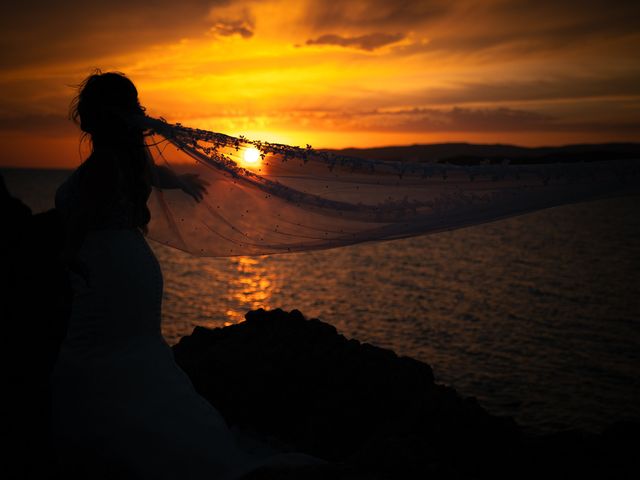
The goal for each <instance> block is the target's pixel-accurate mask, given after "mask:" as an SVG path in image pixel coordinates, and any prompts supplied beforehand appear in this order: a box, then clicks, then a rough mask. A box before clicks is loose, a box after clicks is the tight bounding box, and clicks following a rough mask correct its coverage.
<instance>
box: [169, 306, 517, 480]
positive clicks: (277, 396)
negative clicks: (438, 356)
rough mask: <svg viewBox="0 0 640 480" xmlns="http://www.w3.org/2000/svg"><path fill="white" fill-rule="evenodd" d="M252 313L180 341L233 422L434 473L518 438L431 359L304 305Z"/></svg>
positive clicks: (318, 451) (386, 467) (207, 392)
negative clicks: (444, 379)
mask: <svg viewBox="0 0 640 480" xmlns="http://www.w3.org/2000/svg"><path fill="white" fill-rule="evenodd" d="M246 319H247V321H246V322H243V323H241V324H238V325H234V326H230V327H226V328H223V329H215V330H208V329H205V328H196V329H195V330H194V332H193V334H192V335H191V336H188V337H184V338H182V339H181V341H180V342H179V343H178V344H177V345H175V346H174V354H175V357H176V360H177V361H178V363H179V364H180V366H181V367H182V368H183V369H184V370H185V371H186V372H187V373H188V374H189V376H190V377H191V379H192V381H193V382H194V385H195V386H196V388H197V389H198V391H199V392H200V393H201V394H202V395H203V396H205V397H206V398H207V399H209V401H210V402H211V403H212V404H213V405H215V407H216V408H218V409H219V410H220V411H221V412H222V413H223V415H224V416H225V417H226V418H227V420H228V421H229V422H230V423H231V424H238V425H240V426H242V427H245V428H251V429H255V430H257V431H260V432H263V433H264V434H268V435H272V436H275V437H277V438H279V439H280V440H281V441H283V442H285V443H287V444H289V445H291V446H292V447H293V448H295V449H296V450H300V451H304V452H307V453H310V454H313V455H317V456H320V457H322V458H326V459H329V460H332V461H339V462H350V463H354V464H357V465H358V466H359V467H360V468H369V467H372V468H374V469H375V470H376V471H377V472H399V471H412V472H414V473H425V474H427V473H430V472H431V470H432V469H433V462H435V461H436V460H435V459H437V460H438V461H439V462H440V463H441V464H442V460H443V458H445V457H446V461H447V463H448V464H451V465H454V466H455V468H454V470H455V471H456V472H459V473H465V474H466V473H471V472H476V471H477V470H478V468H480V467H479V466H478V465H480V464H482V463H483V461H484V460H483V457H484V454H485V452H487V451H494V450H500V451H504V449H505V448H508V446H509V445H510V444H512V443H513V442H518V441H519V438H520V434H519V431H518V429H517V428H516V427H515V424H514V423H513V422H512V421H509V420H505V419H501V418H497V417H492V416H490V415H489V414H487V413H486V412H485V411H484V410H483V409H482V408H481V407H480V406H479V405H478V404H477V402H475V401H472V400H468V399H464V398H462V397H460V396H459V395H458V394H457V393H456V392H455V391H454V390H453V389H451V388H448V387H444V386H441V385H436V384H435V383H434V379H433V373H432V371H431V368H430V367H429V366H428V365H427V364H425V363H422V362H419V361H417V360H414V359H410V358H407V357H398V356H397V355H396V354H395V353H394V352H392V351H390V350H385V349H382V348H378V347H374V346H372V345H369V344H361V343H360V342H358V341H356V340H353V339H352V340H348V339H346V338H345V337H343V336H342V335H339V334H338V333H337V332H336V330H335V328H334V327H332V326H331V325H328V324H326V323H323V322H321V321H319V320H305V319H304V317H303V316H302V315H301V314H300V312H298V311H293V312H291V313H286V312H283V311H282V310H280V309H277V310H272V311H265V310H256V311H252V312H249V313H248V314H247V315H246ZM467 466H468V467H470V468H467Z"/></svg>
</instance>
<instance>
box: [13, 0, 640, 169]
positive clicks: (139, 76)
mask: <svg viewBox="0 0 640 480" xmlns="http://www.w3.org/2000/svg"><path fill="white" fill-rule="evenodd" d="M4 3H5V4H7V3H9V2H4ZM14 3H15V4H14V5H5V6H2V7H1V8H2V11H0V14H1V15H0V26H1V27H2V37H1V44H0V141H1V142H2V146H3V148H2V153H1V156H0V165H4V166H59V167H60V166H74V165H78V164H79V162H80V161H81V158H82V156H83V154H86V149H85V152H84V153H83V151H82V150H80V149H79V146H78V139H79V132H78V130H77V127H75V126H74V125H73V124H72V123H71V122H70V121H69V120H67V118H66V113H67V109H68V104H69V101H70V99H71V98H72V97H73V95H74V90H73V88H72V87H71V85H74V84H77V83H79V82H80V81H81V80H82V79H83V78H84V77H85V76H86V75H87V74H88V73H90V72H91V71H92V69H93V68H95V67H99V68H101V69H103V70H112V69H113V70H119V71H122V72H125V73H126V74H127V75H128V76H129V77H130V78H131V79H132V80H133V81H134V82H135V83H136V85H137V86H138V90H139V91H140V97H141V101H142V103H143V104H144V105H145V106H146V107H147V110H148V112H149V113H150V114H152V115H156V116H163V117H165V118H166V119H167V120H169V121H171V122H182V123H184V124H186V125H189V126H195V127H200V128H206V129H210V130H215V131H220V132H224V133H228V134H232V135H238V134H243V135H245V136H248V137H250V138H259V139H265V140H271V141H278V142H282V143H293V144H302V145H304V144H306V143H310V144H312V145H313V146H314V147H347V146H356V147H366V146H380V145H400V144H411V143H432V142H450V141H468V142H475V143H516V144H521V145H542V144H546V145H550V144H564V143H578V142H587V143H593V142H605V141H640V60H639V55H638V52H640V30H638V28H637V25H638V20H639V19H640V7H638V6H636V5H638V2H637V1H636V2H624V1H621V2H615V3H612V2H605V1H590V0H582V1H563V2H557V1H540V0H538V1H534V0H520V1H514V0H511V1H507V0H483V1H471V0H467V1H464V0H463V1H440V0H438V1H434V0H429V1H419V0H418V1H415V0H414V1H403V0H396V1H381V0H367V1H363V0H355V1H341V2H326V1H325V0H303V1H297V2H294V1H291V0H289V1H281V0H264V1H258V0H242V1H225V0H207V1H205V0H183V1H168V0H147V1H145V2H140V1H135V0H127V1H125V0H111V1H110V2H99V3H98V2H93V3H89V4H87V2H81V1H77V0H75V1H74V0H71V1H61V2H43V1H32V0H25V1H23V2H22V3H20V4H18V2H14Z"/></svg>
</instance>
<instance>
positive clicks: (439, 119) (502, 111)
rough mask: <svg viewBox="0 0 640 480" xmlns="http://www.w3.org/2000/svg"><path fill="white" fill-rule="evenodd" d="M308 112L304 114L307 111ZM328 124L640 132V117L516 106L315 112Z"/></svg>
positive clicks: (440, 129) (479, 130)
mask: <svg viewBox="0 0 640 480" xmlns="http://www.w3.org/2000/svg"><path fill="white" fill-rule="evenodd" d="M303 115H304V114H303ZM313 118H314V120H316V121H320V122H321V123H322V124H323V125H324V127H325V128H329V129H334V130H349V131H371V132H376V131H378V132H401V133H406V132H415V133H443V132H460V133H500V132H503V133H505V134H506V133H514V132H600V133H602V132H612V133H626V134H628V133H631V134H633V133H640V121H634V120H626V121H625V120H619V121H614V122H611V121H603V122H598V121H584V122H575V121H566V120H563V119H561V118H559V117H556V116H553V115H546V114H542V113H539V112H534V111H527V110H520V109H513V108H464V107H453V108H445V109H439V108H410V109H404V110H395V111H384V110H370V111H360V112H333V111H327V112H324V113H323V114H319V113H315V114H314V115H313Z"/></svg>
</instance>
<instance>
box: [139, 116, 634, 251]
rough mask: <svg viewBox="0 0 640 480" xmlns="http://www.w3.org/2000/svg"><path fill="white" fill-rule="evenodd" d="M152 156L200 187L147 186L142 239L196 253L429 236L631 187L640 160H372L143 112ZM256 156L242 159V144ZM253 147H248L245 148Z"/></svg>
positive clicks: (288, 248)
mask: <svg viewBox="0 0 640 480" xmlns="http://www.w3.org/2000/svg"><path fill="white" fill-rule="evenodd" d="M142 122H143V125H144V127H145V128H147V129H150V130H151V131H153V132H154V133H155V135H154V136H153V137H152V142H151V143H152V144H153V146H152V147H151V148H150V150H151V153H152V155H153V156H154V158H155V161H156V162H164V163H166V164H168V165H170V166H171V168H172V169H173V170H174V171H175V172H176V173H186V172H192V173H198V174H200V176H201V177H202V178H204V179H205V180H206V181H207V182H208V183H209V187H208V192H207V195H205V198H204V200H203V201H202V202H200V203H196V202H195V201H194V200H192V199H191V198H190V197H189V196H188V195H186V194H184V193H183V192H181V191H180V190H165V191H160V190H158V189H156V190H155V191H154V192H153V194H152V196H151V199H150V201H149V206H150V209H151V218H152V220H151V224H150V228H149V236H150V238H153V239H155V240H157V241H160V242H162V243H165V244H167V245H171V246H173V247H176V248H179V249H182V250H186V251H188V252H191V253H193V254H195V255H204V256H234V255H258V254H271V253H286V252H294V251H304V250H314V249H324V248H332V247H338V246H342V245H350V244H354V243H359V242H367V241H375V240H391V239H396V238H403V237H409V236H413V235H421V234H425V233H433V232H439V231H443V230H450V229H455V228H460V227H466V226H469V225H474V224H478V223H483V222H488V221H493V220H497V219H500V218H505V217H509V216H512V215H517V214H522V213H526V212H530V211H534V210H538V209H542V208H548V207H553V206H557V205H562V204H566V203H572V202H578V201H584V200H592V199H598V198H603V197H608V196H613V195H626V194H634V193H638V191H639V190H640V189H639V185H640V181H639V178H640V168H639V165H640V162H637V161H632V160H631V161H630V160H623V161H610V162H588V163H587V162H584V163H564V164H563V163H559V164H541V165H507V164H504V165H473V166H458V165H448V164H440V163H410V162H382V161H370V160H363V159H358V158H352V157H344V156H339V155H335V154H331V153H328V152H322V151H316V150H313V149H311V148H298V147H290V146H286V145H278V144H269V143H265V142H256V141H249V140H246V139H244V138H234V137H230V136H227V135H223V134H219V133H214V132H209V131H205V130H196V129H190V128H186V127H183V126H181V125H179V124H178V125H172V124H168V123H166V122H164V121H162V120H157V119H153V118H150V117H145V118H144V120H142ZM249 149H258V150H259V152H260V154H261V155H262V160H261V162H259V163H258V164H247V163H246V162H244V160H243V157H244V156H245V155H246V152H247V150H249ZM254 153H255V152H254Z"/></svg>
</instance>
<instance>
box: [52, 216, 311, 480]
mask: <svg viewBox="0 0 640 480" xmlns="http://www.w3.org/2000/svg"><path fill="white" fill-rule="evenodd" d="M78 260H79V263H80V264H81V265H82V266H83V270H84V271H83V272H82V273H81V274H76V273H72V286H73V291H74V298H73V304H72V315H71V318H70V322H69V328H68V333H67V336H66V339H65V340H64V342H63V344H62V348H61V352H60V356H59V359H58V362H57V364H56V367H55V370H54V373H53V375H52V378H51V380H52V393H53V410H52V414H53V423H52V431H53V437H54V443H55V446H56V448H57V450H58V458H59V460H60V463H61V465H62V468H63V472H62V473H63V476H65V477H68V476H72V478H80V476H82V478H136V479H154V480H159V479H167V480H169V479H171V480H175V479H179V478H184V479H208V480H213V479H230V478H237V477H238V476H240V475H241V474H243V473H245V472H247V471H250V470H252V469H254V468H257V467H259V466H261V465H266V464H272V465H298V464H309V463H318V462H319V461H318V460H316V459H313V458H311V457H308V456H305V455H297V454H281V455H268V456H267V455H263V454H256V453H255V452H252V453H251V454H250V453H248V452H246V451H244V450H242V449H241V448H240V447H239V446H238V444H237V443H236V439H235V438H234V436H233V435H232V434H231V432H230V431H229V429H228V428H227V425H226V424H225V421H224V419H223V418H222V416H221V415H220V414H219V413H218V411H217V410H216V409H215V408H214V407H213V406H212V405H210V404H209V403H208V402H207V401H206V400H205V399H204V398H202V397H201V396H200V395H198V393H197V392H196V391H195V389H194V387H193V386H192V384H191V381H190V380H189V378H188V377H187V375H186V374H185V373H184V372H183V371H182V370H181V369H180V368H179V367H178V366H177V365H176V363H175V361H174V359H173V354H172V352H171V349H170V348H169V346H168V345H167V344H166V343H165V341H164V339H163V338H162V335H161V334H160V307H161V300H162V274H161V271H160V267H159V265H158V262H157V261H156V258H155V256H154V255H153V253H152V251H151V249H150V248H149V246H148V245H147V243H146V241H145V239H144V236H143V235H142V233H140V232H139V231H137V230H133V229H105V230H97V231H91V232H89V233H88V234H87V237H86V239H85V241H84V242H83V245H82V248H81V250H80V251H79V253H78ZM212 381H215V379H212ZM74 475H75V476H74Z"/></svg>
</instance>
